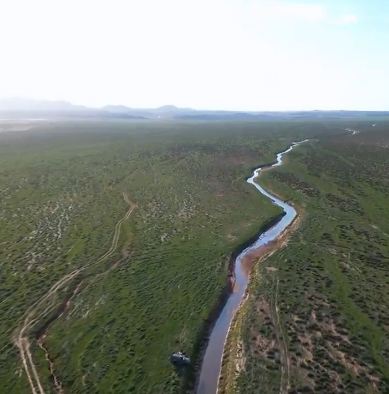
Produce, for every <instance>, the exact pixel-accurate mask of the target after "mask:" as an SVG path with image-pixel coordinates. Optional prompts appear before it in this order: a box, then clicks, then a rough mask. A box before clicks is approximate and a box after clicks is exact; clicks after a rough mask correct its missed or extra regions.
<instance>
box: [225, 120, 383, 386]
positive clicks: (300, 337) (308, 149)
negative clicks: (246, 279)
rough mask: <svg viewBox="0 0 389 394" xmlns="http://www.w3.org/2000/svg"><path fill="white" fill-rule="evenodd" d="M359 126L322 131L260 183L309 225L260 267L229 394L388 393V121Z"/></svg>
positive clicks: (241, 325)
mask: <svg viewBox="0 0 389 394" xmlns="http://www.w3.org/2000/svg"><path fill="white" fill-rule="evenodd" d="M352 128H354V129H357V130H360V131H361V133H360V134H356V135H353V136H351V135H350V134H344V135H337V136H334V135H331V136H328V135H322V136H320V137H319V138H318V139H316V140H313V141H312V142H311V143H309V144H306V145H303V146H301V147H300V148H299V149H298V150H296V151H295V152H293V153H292V154H291V155H290V157H289V160H288V163H287V164H286V165H285V166H283V167H280V168H278V169H276V170H273V171H270V172H268V173H266V174H265V175H264V176H263V177H262V179H261V181H262V182H263V183H264V184H265V185H266V187H268V188H270V189H272V190H274V191H275V192H277V193H279V194H280V195H282V196H283V197H284V198H286V199H288V200H291V201H294V202H295V203H296V204H297V205H298V206H299V207H300V214H301V216H302V223H301V226H300V228H299V229H298V230H297V231H296V232H295V233H294V234H293V235H292V237H291V239H290V241H289V243H288V245H287V247H285V248H283V249H282V250H280V251H279V252H277V253H275V254H274V255H272V256H271V257H270V258H268V259H267V260H266V261H265V262H263V263H261V264H259V265H257V266H256V267H255V269H254V273H253V276H252V280H251V283H250V296H249V299H248V302H247V303H246V304H245V305H244V307H243V308H242V309H241V311H240V313H239V316H238V318H237V319H236V322H235V325H234V330H233V331H232V334H231V338H230V344H229V351H230V353H231V355H230V357H229V359H228V361H227V364H226V366H225V368H231V365H232V364H233V365H234V368H235V369H234V372H235V376H236V379H235V380H234V379H230V380H229V382H227V383H226V384H225V385H224V386H223V388H224V391H225V392H239V393H253V392H258V393H259V392H263V393H278V392H289V393H297V392H299V393H301V392H305V393H309V392H311V393H340V392H342V393H344V392H347V393H367V392H370V393H373V392H380V393H385V392H388V391H389V368H388V365H389V362H388V361H389V360H388V358H389V340H388V338H389V332H388V331H389V320H388V316H389V297H388V295H389V283H388V268H389V266H388V263H389V201H388V195H389V154H388V147H389V123H387V122H386V123H385V122H381V123H378V124H377V126H376V127H374V128H373V127H371V124H367V123H360V124H354V125H352ZM235 365H236V367H235Z"/></svg>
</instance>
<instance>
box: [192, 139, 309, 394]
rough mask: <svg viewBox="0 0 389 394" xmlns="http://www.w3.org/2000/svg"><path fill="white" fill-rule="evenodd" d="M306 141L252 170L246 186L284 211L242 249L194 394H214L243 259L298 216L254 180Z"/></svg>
mask: <svg viewBox="0 0 389 394" xmlns="http://www.w3.org/2000/svg"><path fill="white" fill-rule="evenodd" d="M306 141H308V140H304V141H300V142H293V143H292V145H291V146H290V147H289V148H288V149H286V150H284V151H283V152H280V153H278V154H277V160H276V162H275V163H274V164H271V165H268V166H265V167H260V168H257V169H256V170H254V173H253V175H252V176H251V177H250V178H248V179H247V182H248V183H250V184H251V185H253V186H254V187H255V188H256V189H257V190H258V191H259V192H260V193H261V194H262V195H264V196H265V197H267V198H269V199H270V200H271V201H272V203H273V204H275V205H277V206H279V207H280V208H282V209H283V211H284V216H283V217H282V218H281V219H280V220H279V221H278V222H277V223H276V224H274V225H273V226H272V227H271V228H269V229H268V230H267V231H265V232H263V233H262V234H261V235H260V236H259V238H258V239H257V240H256V241H255V242H254V243H253V244H252V245H250V246H249V247H247V248H246V249H244V250H243V251H242V252H241V253H240V254H239V255H238V256H237V258H236V260H235V265H234V276H235V284H234V289H233V291H232V292H231V294H230V295H229V297H228V299H227V302H226V303H225V305H224V307H223V309H222V311H221V312H220V315H219V316H218V318H217V320H216V322H215V325H214V326H213V328H212V331H211V335H210V337H209V340H208V344H207V348H206V350H205V354H204V357H203V360H202V365H201V371H200V377H199V380H198V385H197V391H196V393H197V394H215V393H217V388H218V382H219V376H220V370H221V364H222V358H223V351H224V345H225V342H226V338H227V335H228V331H229V329H230V325H231V322H232V319H233V318H234V315H235V313H236V311H237V309H238V308H239V305H240V304H241V302H242V300H243V299H244V297H245V293H246V288H247V284H248V282H249V275H248V272H247V268H245V267H244V264H243V260H244V258H245V257H246V256H248V255H249V254H251V253H253V252H257V251H258V250H259V249H260V248H263V247H264V246H265V245H266V244H268V243H269V242H271V241H274V240H276V239H277V238H278V237H279V236H280V234H281V233H282V232H283V231H284V230H285V229H286V228H287V227H288V226H289V225H290V224H291V223H292V222H293V220H294V219H295V217H296V216H297V213H296V210H295V209H294V208H293V207H292V206H291V205H289V204H288V203H286V202H285V201H282V200H280V199H279V198H277V197H276V196H274V195H273V194H271V193H269V192H268V191H266V190H265V189H264V188H263V187H262V186H261V185H259V183H257V182H256V181H255V179H256V178H257V177H258V176H259V174H260V172H261V171H262V170H263V169H269V168H274V167H278V166H280V165H282V164H283V157H284V155H286V154H287V153H288V152H290V151H291V150H292V149H294V148H295V147H296V146H298V145H300V144H302V143H304V142H306Z"/></svg>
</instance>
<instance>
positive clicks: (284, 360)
mask: <svg viewBox="0 0 389 394" xmlns="http://www.w3.org/2000/svg"><path fill="white" fill-rule="evenodd" d="M278 286H279V279H277V282H276V288H275V294H274V305H272V307H273V308H272V309H273V325H274V327H275V334H276V338H277V342H278V345H279V347H280V358H281V380H280V394H286V393H288V390H289V386H290V385H289V380H290V358H289V351H288V344H287V343H286V339H285V335H284V332H283V329H282V323H281V319H280V313H279V307H278Z"/></svg>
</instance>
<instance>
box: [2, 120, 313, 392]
mask: <svg viewBox="0 0 389 394" xmlns="http://www.w3.org/2000/svg"><path fill="white" fill-rule="evenodd" d="M301 128H304V124H300V123H296V124H289V123H280V124H278V125H276V124H275V123H269V124H267V123H263V124H262V123H218V122H216V123H212V124H207V123H195V122H187V123H173V122H172V123H159V122H141V123H132V122H121V121H113V122H94V121H85V122H78V123H77V122H70V121H69V122H57V123H53V124H42V125H40V126H39V127H38V128H37V129H36V130H32V131H29V132H19V133H3V134H1V135H0V141H1V145H0V192H1V198H2V204H1V209H0V245H1V248H0V261H1V264H2V266H1V267H2V270H1V285H0V294H1V300H2V302H1V304H0V348H1V349H2V351H1V358H0V384H1V387H2V388H3V389H4V390H5V391H8V392H26V391H28V382H27V379H26V376H25V374H24V372H23V370H22V365H21V362H20V359H19V356H18V352H17V350H16V348H15V347H14V346H13V344H12V335H13V333H14V332H15V329H16V328H17V327H18V325H19V324H20V322H21V321H22V318H23V316H24V313H25V311H26V310H27V308H28V307H29V306H30V305H32V304H33V303H34V302H35V301H36V300H38V299H39V298H40V297H42V296H43V295H44V294H45V293H46V292H47V291H48V289H49V288H50V287H51V286H52V285H53V284H54V283H55V282H56V281H57V280H59V279H60V278H62V277H63V276H64V275H66V274H67V273H69V272H72V270H74V269H76V268H80V267H83V266H85V265H87V264H89V263H90V262H94V261H96V260H97V259H98V257H99V256H101V255H102V254H104V253H105V251H106V250H108V248H109V246H110V244H111V240H112V234H113V229H114V226H115V223H116V222H117V221H118V220H119V218H121V217H122V216H123V215H124V213H125V211H126V209H127V206H126V203H125V202H124V200H123V197H122V193H123V192H125V193H128V194H129V196H130V198H131V200H132V201H134V202H136V203H137V204H138V208H136V210H135V211H134V213H133V215H132V216H131V217H130V219H129V220H128V221H127V222H125V223H124V224H123V226H122V233H121V236H120V239H119V241H120V242H119V247H118V249H117V251H116V252H115V254H114V255H113V256H112V257H111V258H110V259H108V260H107V261H104V262H102V263H101V264H98V265H94V266H92V267H91V268H88V269H87V270H85V271H83V272H82V274H80V275H79V276H77V277H76V278H75V279H74V280H73V281H71V282H70V283H69V284H68V286H67V287H66V288H64V289H62V290H61V291H60V292H59V293H58V294H57V295H56V298H55V302H54V306H58V305H59V304H60V303H61V302H62V301H63V300H64V299H66V297H69V296H70V295H71V294H72V292H73V291H74V289H75V288H76V287H77V286H78V285H80V291H79V292H78V293H77V294H76V295H75V296H74V297H73V298H72V299H71V306H70V308H69V309H68V310H67V312H66V313H65V314H64V315H62V316H61V318H60V319H58V320H56V321H54V322H53V323H51V324H50V325H49V328H48V335H47V338H46V340H45V342H46V346H47V347H48V349H49V352H50V355H51V357H52V358H53V359H54V364H55V369H56V374H57V375H58V377H59V378H60V379H61V381H62V383H63V385H64V387H65V389H66V390H67V391H69V392H74V393H76V392H85V391H88V390H89V392H90V391H92V392H110V391H113V392H126V393H127V392H128V391H129V390H130V391H133V392H142V393H147V392H150V393H151V392H152V393H160V392H178V391H180V390H181V387H182V385H183V378H182V377H179V376H178V375H177V374H176V372H175V371H174V369H173V368H172V367H171V365H170V363H169V362H168V357H169V355H170V353H171V352H172V351H174V350H177V349H178V348H182V349H184V350H185V351H186V352H188V353H189V354H190V355H191V356H192V357H193V358H194V359H196V357H198V351H199V339H198V335H199V332H201V330H202V327H203V325H204V322H205V320H206V319H207V318H208V316H209V313H210V311H211V309H212V308H213V307H214V305H215V302H216V300H217V299H218V297H219V295H220V293H221V291H222V289H223V287H224V286H225V282H226V274H227V264H228V258H229V255H230V254H231V252H232V251H233V250H234V249H235V248H236V247H237V246H238V245H239V244H241V243H242V242H244V241H245V240H247V239H248V238H250V237H251V236H252V235H253V234H254V233H256V232H257V231H258V229H259V228H260V227H261V225H262V224H263V223H264V222H265V221H266V220H268V219H269V218H270V217H273V216H274V215H276V214H277V213H278V210H277V209H276V208H274V207H273V206H271V205H270V203H269V202H268V201H266V200H265V199H261V198H259V197H258V194H257V193H256V192H255V191H254V190H253V188H252V187H250V186H249V185H247V184H246V182H245V177H246V176H248V175H249V174H250V171H251V168H253V167H254V166H256V165H257V164H258V163H261V162H268V161H270V160H273V158H274V154H275V152H276V151H278V150H280V149H282V148H284V147H285V146H287V145H288V144H290V142H291V141H292V140H294V139H296V138H300V136H304V135H306V133H305V132H304V131H302V130H301ZM124 247H125V248H126V249H127V251H126V252H125V253H124V255H123V256H122V250H123V248H124ZM117 262H118V264H117V265H116V266H115V268H112V269H111V267H112V264H114V263H117ZM50 313H52V311H50ZM50 315H51V314H46V316H45V318H43V319H40V321H38V322H37V324H36V326H35V327H33V329H32V330H31V332H30V334H31V340H32V343H33V347H32V348H33V357H34V361H35V362H36V363H37V367H38V371H39V375H40V376H41V377H42V383H43V385H44V386H45V387H46V388H47V389H48V390H50V388H51V386H52V383H51V381H50V379H49V374H48V371H47V363H46V362H45V360H44V355H43V352H42V351H41V350H40V349H39V348H38V347H37V346H35V345H34V336H33V334H34V332H36V330H37V329H38V328H39V327H42V326H43V325H44V324H45V322H46V321H47V319H48V318H49V316H50ZM192 383H193V382H192Z"/></svg>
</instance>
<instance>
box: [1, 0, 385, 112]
mask: <svg viewBox="0 0 389 394" xmlns="http://www.w3.org/2000/svg"><path fill="white" fill-rule="evenodd" d="M0 22H1V23H0V44H1V47H2V55H3V59H5V61H3V62H1V63H0V88H1V89H0V92H1V96H3V97H33V98H36V99H37V100H50V101H58V100H60V101H62V100H64V101H68V102H71V103H73V104H76V105H85V106H88V107H94V108H99V107H102V106H104V105H124V106H128V107H130V108H157V107H160V106H164V105H175V106H177V107H184V108H195V109H201V110H232V111H300V110H307V111H308V110H361V111H368V110H377V111H385V110H389V100H388V92H389V76H388V73H387V70H388V69H389V52H388V51H387V45H388V43H389V3H387V4H384V3H383V2H382V1H379V0H372V1H370V2H368V3H366V1H363V0H353V1H351V0H343V1H335V0H318V1H314V2H312V1H309V2H308V1H303V0H301V1H299V0H245V1H238V0H224V1H222V0H215V1H212V2H207V1H205V0H197V1H193V0H190V1H187V2H180V1H178V0H167V1H166V2H159V1H155V0H143V1H139V0H132V1H123V0H112V1H108V0H100V1H89V0H85V1H83V2H76V1H75V0H69V1H67V2H61V1H56V0H50V1H49V0H37V1H35V2H30V1H27V0H12V1H11V0H5V1H3V2H1V4H0Z"/></svg>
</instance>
